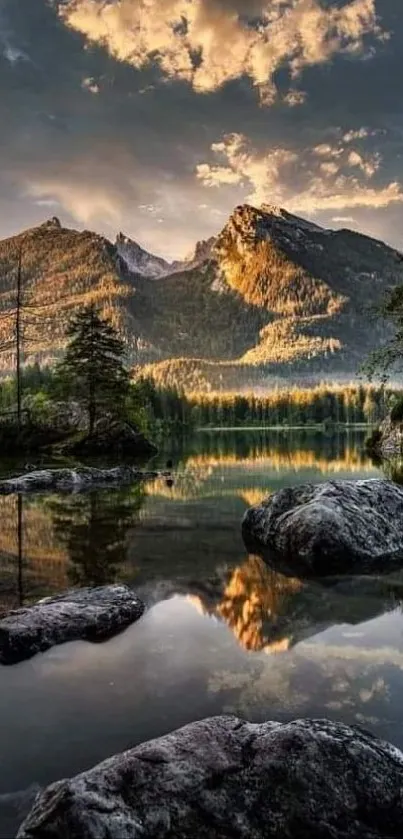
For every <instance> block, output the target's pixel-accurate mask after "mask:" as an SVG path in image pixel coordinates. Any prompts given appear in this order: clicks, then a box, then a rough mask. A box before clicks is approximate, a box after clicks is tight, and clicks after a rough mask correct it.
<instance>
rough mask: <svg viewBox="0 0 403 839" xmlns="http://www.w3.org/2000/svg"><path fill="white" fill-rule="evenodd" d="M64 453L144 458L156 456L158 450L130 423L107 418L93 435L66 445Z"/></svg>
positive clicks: (101, 421) (97, 426) (99, 423)
mask: <svg viewBox="0 0 403 839" xmlns="http://www.w3.org/2000/svg"><path fill="white" fill-rule="evenodd" d="M64 451H65V452H66V453H68V454H73V455H77V456H79V457H83V456H85V455H105V454H106V455H121V456H123V455H124V456H128V457H129V456H130V457H138V458H142V457H146V456H147V457H149V456H150V455H152V454H155V452H156V451H157V449H156V447H155V446H154V444H153V443H151V442H150V441H149V440H147V438H146V437H145V436H144V434H142V433H141V431H139V430H138V429H137V428H136V427H135V426H134V425H132V424H131V423H130V422H124V421H122V420H112V419H109V418H108V417H106V418H105V419H104V420H100V421H99V422H98V423H97V425H96V427H95V430H94V433H93V434H86V435H85V436H83V437H81V438H80V439H78V440H75V441H72V442H70V443H66V445H65V446H64Z"/></svg>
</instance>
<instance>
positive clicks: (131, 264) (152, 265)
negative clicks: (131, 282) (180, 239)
mask: <svg viewBox="0 0 403 839" xmlns="http://www.w3.org/2000/svg"><path fill="white" fill-rule="evenodd" d="M115 245H116V249H117V252H118V254H119V256H120V258H121V259H123V262H124V263H125V264H126V265H127V267H128V269H129V271H131V272H132V273H133V274H140V275H141V276H143V277H150V278H151V279H154V280H156V279H159V278H160V277H164V276H166V274H169V273H170V270H171V266H170V264H169V262H167V261H166V260H165V259H163V258H162V257H160V256H154V255H153V254H151V253H149V252H148V251H146V250H145V248H142V247H141V245H139V244H138V242H134V241H133V239H130V237H129V236H126V234H125V233H122V232H120V233H118V235H117V237H116V242H115Z"/></svg>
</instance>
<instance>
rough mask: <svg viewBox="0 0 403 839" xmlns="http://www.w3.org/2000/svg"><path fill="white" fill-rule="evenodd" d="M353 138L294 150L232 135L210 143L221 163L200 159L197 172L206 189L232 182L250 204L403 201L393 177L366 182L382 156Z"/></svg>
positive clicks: (299, 207) (325, 206) (312, 206)
mask: <svg viewBox="0 0 403 839" xmlns="http://www.w3.org/2000/svg"><path fill="white" fill-rule="evenodd" d="M360 136H361V137H362V136H363V135H360ZM351 139H353V137H351V138H350V140H349V142H348V144H346V145H344V144H343V142H340V143H339V144H337V145H330V144H325V143H324V144H322V145H320V146H316V147H314V148H313V149H303V150H301V151H300V152H298V153H297V152H295V151H293V150H290V149H286V148H281V147H276V148H271V149H269V150H266V151H264V152H262V151H258V150H256V149H254V148H253V147H252V145H251V143H250V142H249V141H248V139H247V137H245V136H244V135H242V134H231V135H228V136H226V137H224V139H223V140H222V141H221V142H219V143H214V144H213V145H212V147H211V148H212V152H213V155H214V156H215V157H217V156H218V157H219V158H220V160H219V162H218V163H217V164H216V163H207V162H204V163H200V164H199V165H198V166H197V167H196V177H197V179H198V180H200V181H201V182H202V183H203V185H204V186H206V187H210V188H212V187H221V186H224V185H226V186H228V185H236V186H238V187H240V188H241V189H243V191H244V199H245V200H247V201H250V202H251V203H254V204H262V203H265V202H267V201H269V202H270V203H271V204H277V205H281V206H284V207H286V208H287V209H288V210H290V211H291V212H299V213H308V214H309V213H315V212H318V211H321V210H322V211H323V210H346V209H353V208H356V207H371V208H375V209H380V208H384V207H387V206H389V205H390V204H393V203H401V202H403V192H402V188H401V185H400V184H399V183H397V182H396V181H394V182H391V183H388V184H386V185H381V186H378V185H376V186H375V185H372V184H371V185H369V184H368V181H369V180H370V179H371V178H373V177H374V175H375V174H376V173H377V172H378V170H379V168H380V165H381V158H380V155H379V154H378V153H374V154H372V155H364V154H362V153H361V152H360V151H357V150H356V149H354V148H352V146H351ZM357 170H359V174H357Z"/></svg>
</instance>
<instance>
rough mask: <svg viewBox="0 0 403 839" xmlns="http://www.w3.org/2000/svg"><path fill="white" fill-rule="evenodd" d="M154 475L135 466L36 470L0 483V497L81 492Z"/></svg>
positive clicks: (156, 474) (128, 482) (118, 484)
mask: <svg viewBox="0 0 403 839" xmlns="http://www.w3.org/2000/svg"><path fill="white" fill-rule="evenodd" d="M157 476H158V472H141V471H140V470H139V469H137V468H135V467H134V466H115V467H113V468H111V469H96V468H95V467H93V466H80V467H77V469H39V470H38V471H35V472H28V473H27V474H26V475H19V476H18V477H16V478H8V479H7V480H5V481H0V495H11V494H12V493H15V492H19V493H26V492H49V491H52V492H83V491H85V490H87V489H94V488H97V487H100V488H101V487H104V486H105V487H108V486H122V485H123V484H130V483H134V482H135V481H140V480H144V479H148V478H155V477H157Z"/></svg>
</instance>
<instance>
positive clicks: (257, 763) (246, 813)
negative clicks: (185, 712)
mask: <svg viewBox="0 0 403 839" xmlns="http://www.w3.org/2000/svg"><path fill="white" fill-rule="evenodd" d="M402 824H403V754H402V753H401V752H400V751H398V749H395V748H394V747H393V746H390V745H389V744H388V743H385V742H383V741H381V740H378V739H377V738H375V737H373V736H372V735H370V734H368V733H366V732H363V731H361V730H359V729H355V728H350V727H348V726H346V725H342V724H340V723H333V722H329V721H327V720H296V721H294V722H290V723H286V724H281V723H276V722H266V723H262V724H257V725H254V724H252V723H248V722H244V721H243V720H240V719H237V718H236V717H215V718H212V719H207V720H203V721H201V722H195V723H192V724H191V725H187V726H186V727H185V728H182V729H180V730H179V731H176V732H173V733H172V734H169V735H167V736H165V737H161V738H160V739H159V740H154V741H151V742H149V743H145V744H143V745H141V746H137V748H135V749H132V750H131V751H128V752H124V753H123V754H121V755H117V756H116V757H112V758H110V759H109V760H106V761H105V762H104V763H101V764H99V766H96V767H95V768H94V769H91V770H90V771H88V772H84V773H83V774H82V775H78V776H77V777H76V778H73V779H71V780H65V781H59V782H58V783H55V784H52V785H51V786H50V787H48V788H47V790H45V791H44V793H43V794H42V795H40V796H39V797H38V799H37V801H36V803H35V805H34V808H33V810H32V811H31V813H30V815H29V816H28V818H27V819H26V821H25V822H24V823H23V825H22V826H21V828H20V831H19V833H18V835H17V839H59V837H62V836H66V837H67V836H68V837H69V839H82V837H84V836H85V837H86V839H156V837H158V839H171V838H172V837H175V839H203V837H205V839H308V837H309V839H336V837H337V839H393V837H396V839H397V837H401V835H402Z"/></svg>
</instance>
